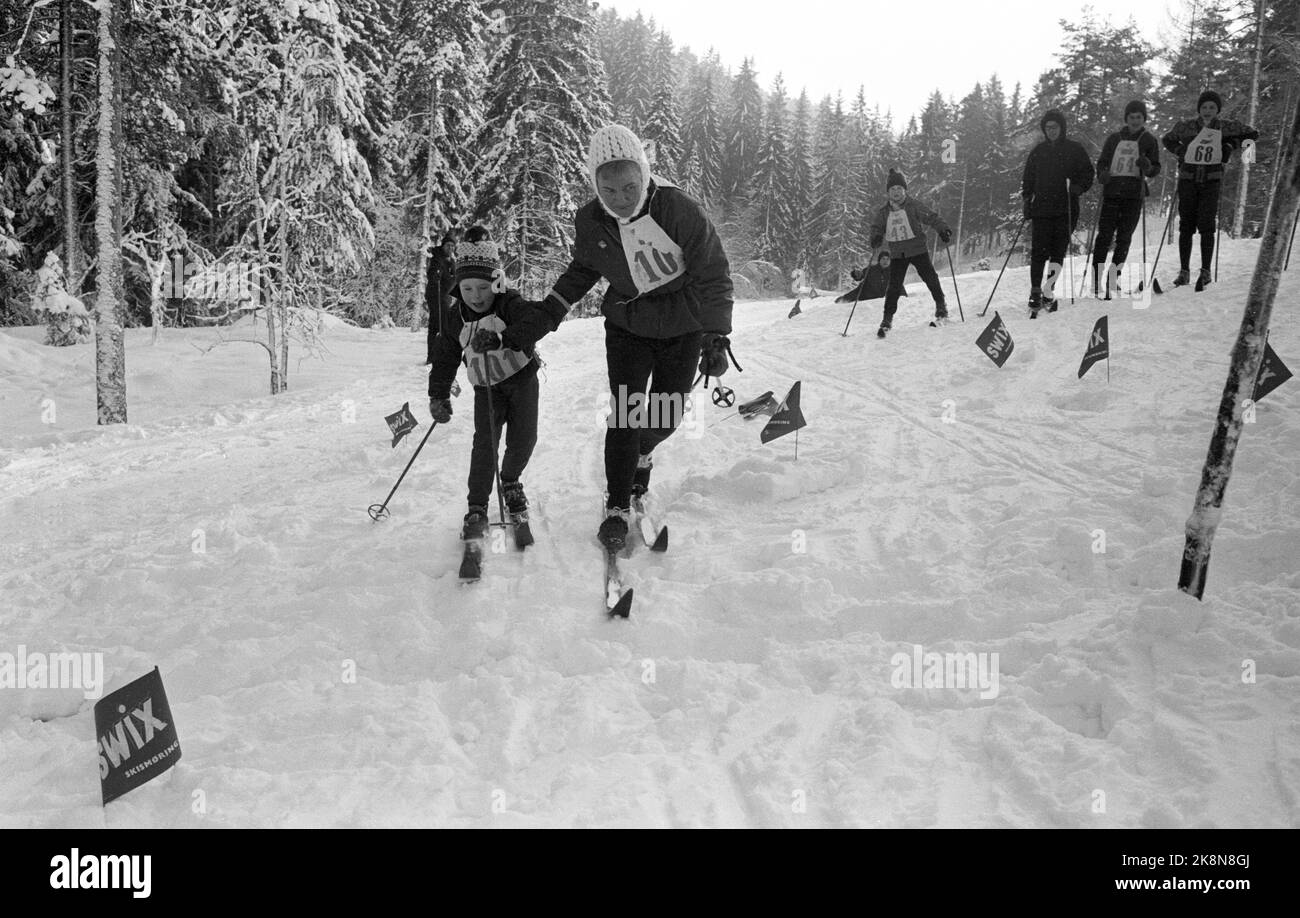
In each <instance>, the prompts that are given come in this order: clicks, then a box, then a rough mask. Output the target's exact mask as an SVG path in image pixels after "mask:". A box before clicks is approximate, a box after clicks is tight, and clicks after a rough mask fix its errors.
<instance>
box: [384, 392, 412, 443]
mask: <svg viewBox="0 0 1300 918" xmlns="http://www.w3.org/2000/svg"><path fill="white" fill-rule="evenodd" d="M384 420H385V421H387V422H388V429H389V430H391V431H392V432H393V448H394V449H396V448H397V444H398V443H401V442H402V437H404V436H406V435H407V434H409V433H410V432H411V431H413V430H415V428H416V426H417V425H418V424H419V423H420V422H419V421H417V420H416V419H415V415H413V414H411V403H410V402H403V403H402V407H401V408H400V409H398V410H397V411H394V412H393V413H392V414H390V415H388V416H387V417H386V418H384Z"/></svg>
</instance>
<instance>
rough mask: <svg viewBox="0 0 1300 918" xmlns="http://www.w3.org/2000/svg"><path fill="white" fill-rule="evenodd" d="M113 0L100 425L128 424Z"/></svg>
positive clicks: (98, 335)
mask: <svg viewBox="0 0 1300 918" xmlns="http://www.w3.org/2000/svg"><path fill="white" fill-rule="evenodd" d="M116 5H117V0H102V2H101V3H100V6H99V144H98V148H97V150H96V154H95V198H96V201H95V236H96V241H97V244H98V247H99V267H98V283H97V284H96V291H95V395H96V404H97V409H98V418H99V423H100V424H125V423H126V342H125V333H124V332H123V329H122V314H121V313H122V238H121V234H120V228H121V201H122V187H121V180H120V174H121V170H120V167H119V160H120V159H121V149H122V148H121V144H122V137H121V134H120V133H119V130H118V128H119V125H120V122H119V120H118V119H117V118H116V117H115V109H116V107H117V106H116V101H117V92H116V85H117V82H118V79H119V75H120V72H119V70H118V62H119V56H118V47H117V42H118V35H119V32H120V30H119V28H118V24H117V18H118V17H117V10H116Z"/></svg>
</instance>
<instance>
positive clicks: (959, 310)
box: [943, 242, 966, 322]
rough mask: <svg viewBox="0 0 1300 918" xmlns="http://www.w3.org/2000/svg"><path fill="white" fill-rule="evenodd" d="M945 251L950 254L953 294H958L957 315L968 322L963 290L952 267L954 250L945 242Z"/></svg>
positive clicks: (949, 262) (949, 267)
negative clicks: (962, 305) (962, 294)
mask: <svg viewBox="0 0 1300 918" xmlns="http://www.w3.org/2000/svg"><path fill="white" fill-rule="evenodd" d="M943 250H944V251H945V252H947V253H948V273H949V274H951V275H952V292H953V293H955V294H957V313H958V315H960V316H961V320H962V321H963V322H965V321H966V313H965V311H964V310H963V309H962V308H961V289H960V288H959V287H958V286H957V269H956V268H954V267H953V266H952V250H951V249H949V248H948V244H947V243H946V242H945V243H944V245H943Z"/></svg>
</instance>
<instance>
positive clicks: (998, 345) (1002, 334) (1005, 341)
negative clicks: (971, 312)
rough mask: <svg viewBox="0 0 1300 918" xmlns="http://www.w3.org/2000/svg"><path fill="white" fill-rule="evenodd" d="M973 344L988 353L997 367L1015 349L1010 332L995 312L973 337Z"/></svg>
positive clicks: (1004, 361)
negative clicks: (984, 326)
mask: <svg viewBox="0 0 1300 918" xmlns="http://www.w3.org/2000/svg"><path fill="white" fill-rule="evenodd" d="M975 346H976V347H978V348H979V349H980V350H981V351H983V352H984V353H985V354H988V356H989V359H990V360H992V361H993V362H994V363H996V364H997V365H998V367H999V368H1001V367H1002V365H1003V364H1004V363H1006V362H1007V358H1008V357H1010V356H1011V352H1012V351H1014V350H1015V349H1016V343H1015V342H1014V341H1012V340H1011V332H1009V331H1007V325H1006V323H1005V322H1003V321H1002V316H1000V315H998V313H997V312H994V313H993V321H992V322H990V323H989V324H988V327H987V328H985V329H984V331H982V332H980V336H979V337H978V338H976V339H975Z"/></svg>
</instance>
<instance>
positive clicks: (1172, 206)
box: [1151, 185, 1178, 293]
mask: <svg viewBox="0 0 1300 918" xmlns="http://www.w3.org/2000/svg"><path fill="white" fill-rule="evenodd" d="M1177 209H1178V186H1177V185H1174V197H1173V200H1172V201H1170V202H1169V216H1168V217H1167V218H1166V219H1165V228H1164V230H1163V231H1161V233H1160V245H1158V246H1156V260H1155V261H1153V262H1151V292H1152V293H1164V291H1163V290H1161V289H1160V281H1158V280H1156V269H1157V268H1158V267H1160V253H1161V252H1163V251H1164V249H1165V239H1166V238H1167V237H1168V236H1169V227H1171V226H1173V223H1174V211H1175V210H1177Z"/></svg>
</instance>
